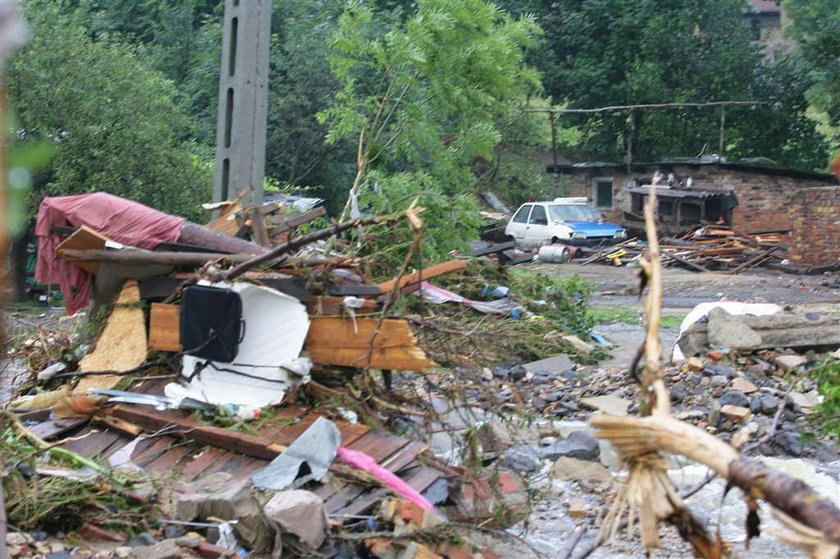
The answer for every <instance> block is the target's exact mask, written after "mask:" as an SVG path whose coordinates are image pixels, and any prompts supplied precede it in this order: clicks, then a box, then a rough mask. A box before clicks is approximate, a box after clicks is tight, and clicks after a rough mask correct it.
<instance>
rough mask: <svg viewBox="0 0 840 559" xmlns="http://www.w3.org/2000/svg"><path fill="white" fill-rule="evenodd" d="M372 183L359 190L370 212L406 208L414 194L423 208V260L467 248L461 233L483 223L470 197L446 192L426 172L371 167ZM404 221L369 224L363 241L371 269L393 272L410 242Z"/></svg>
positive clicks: (467, 233)
mask: <svg viewBox="0 0 840 559" xmlns="http://www.w3.org/2000/svg"><path fill="white" fill-rule="evenodd" d="M369 178H370V180H371V182H372V183H373V184H374V186H373V187H372V188H370V189H368V190H365V191H363V192H362V196H361V197H360V204H361V205H362V207H364V208H365V209H366V210H367V211H369V212H370V213H371V214H373V215H381V214H391V213H396V212H398V211H402V210H405V209H407V208H408V207H409V206H410V205H411V204H412V202H414V200H415V199H416V200H417V205H418V206H420V207H422V208H424V212H423V213H422V214H421V216H420V217H421V218H422V219H423V227H424V231H423V255H422V259H423V260H424V261H426V262H428V261H434V260H445V259H446V258H447V256H448V254H449V252H450V251H452V250H455V249H465V248H466V246H465V243H464V240H465V239H469V238H470V236H472V235H473V233H474V231H475V230H476V228H477V227H478V226H479V225H481V218H480V216H479V214H478V207H477V206H476V203H475V200H474V198H473V197H471V196H468V195H466V194H455V195H452V196H447V195H446V194H444V193H443V192H442V191H441V188H440V185H439V184H438V183H437V182H435V181H434V180H433V179H432V178H431V177H430V176H429V175H427V174H425V173H394V174H385V173H382V172H381V171H378V170H376V171H372V172H371V173H370V175H369ZM411 238H412V235H411V232H410V231H409V228H408V225H406V224H400V225H398V226H397V227H389V228H376V229H372V230H371V232H370V235H369V237H367V239H366V244H365V246H363V247H362V249H363V251H364V252H365V253H368V254H369V256H370V262H371V265H372V267H373V270H374V272H375V273H380V272H381V273H382V274H384V275H385V276H388V277H390V276H392V275H393V273H394V270H395V266H397V265H398V263H399V262H401V261H402V259H403V257H404V254H405V251H406V249H407V248H408V245H409V244H410V242H411Z"/></svg>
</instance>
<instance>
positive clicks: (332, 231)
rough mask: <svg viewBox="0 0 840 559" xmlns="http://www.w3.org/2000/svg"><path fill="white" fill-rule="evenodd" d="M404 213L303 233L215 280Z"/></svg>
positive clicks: (233, 276) (231, 277)
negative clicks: (355, 228)
mask: <svg viewBox="0 0 840 559" xmlns="http://www.w3.org/2000/svg"><path fill="white" fill-rule="evenodd" d="M402 217H403V214H402V213H400V214H395V215H389V216H384V217H370V218H365V219H362V218H356V219H351V220H350V221H345V222H344V223H335V224H334V225H331V226H329V227H327V228H325V229H319V230H318V231H313V232H312V233H307V234H306V235H302V236H300V237H297V238H294V239H291V240H289V241H287V242H285V243H283V244H282V245H278V246H276V247H274V248H273V249H271V250H270V251H268V252H266V253H265V254H260V255H258V256H255V257H253V258H251V259H249V260H246V261H245V262H243V263H241V264H239V265H237V266H234V267H233V268H231V269H229V270H227V271H225V272H220V273H217V274H214V276H213V281H231V280H234V279H236V278H238V277H239V276H241V275H242V274H244V273H245V272H247V271H249V270H251V269H253V268H256V267H257V266H260V265H261V264H265V263H266V262H270V261H272V260H277V259H279V258H282V257H283V256H285V255H286V254H288V253H289V252H292V251H293V250H297V249H299V248H301V247H304V246H306V245H308V244H310V243H314V242H315V241H320V240H321V239H326V238H329V237H333V236H335V235H338V234H339V233H342V232H344V231H347V230H348V229H353V228H354V227H358V226H360V225H390V224H392V223H396V222H397V221H399V220H400V219H402Z"/></svg>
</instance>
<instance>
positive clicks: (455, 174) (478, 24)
mask: <svg viewBox="0 0 840 559" xmlns="http://www.w3.org/2000/svg"><path fill="white" fill-rule="evenodd" d="M538 33H539V28H538V27H537V25H536V24H535V22H534V21H533V19H532V18H529V17H523V18H520V19H513V18H512V17H510V16H509V15H508V14H507V13H506V12H504V11H503V10H501V9H499V8H498V7H496V6H495V5H493V4H491V3H489V2H485V1H484V0H426V1H424V2H421V3H419V5H418V8H417V10H416V12H414V13H413V14H411V15H410V16H409V17H407V18H406V19H405V20H404V21H403V22H399V21H392V22H389V21H387V20H384V21H383V19H376V18H375V14H374V12H373V11H372V10H371V9H370V8H368V7H367V6H366V5H363V4H361V3H352V4H351V5H350V6H349V8H348V9H347V10H346V11H345V12H344V14H343V15H342V16H341V19H340V23H339V28H338V30H337V32H336V33H335V35H334V37H333V48H334V51H335V52H334V54H332V55H331V56H330V57H329V61H330V65H331V68H332V71H333V73H334V74H335V75H336V76H337V78H338V79H339V80H340V81H341V84H342V89H341V91H340V93H339V94H338V96H337V99H336V102H335V104H333V105H332V106H331V107H329V108H328V109H326V110H325V111H323V112H321V113H320V115H319V117H320V119H321V120H322V121H323V122H325V123H328V124H329V127H330V129H329V133H328V135H327V139H328V141H330V142H337V141H340V140H344V139H348V138H349V139H351V140H352V142H353V143H354V144H355V145H356V147H357V153H358V156H357V168H356V177H355V180H354V181H353V184H352V187H351V188H350V191H351V192H350V197H351V198H352V197H354V196H356V195H358V197H359V199H360V204H361V206H362V207H365V206H367V207H371V208H373V209H376V210H380V211H396V210H399V209H403V208H405V207H406V206H408V204H410V203H411V202H412V200H413V199H414V198H415V197H419V198H420V201H419V203H420V205H421V206H424V207H426V208H427V212H426V214H424V219H425V220H426V222H427V232H428V234H427V237H426V243H425V247H426V250H427V254H428V255H430V256H433V257H442V256H444V255H445V254H446V252H448V251H449V250H451V249H452V248H453V247H455V246H457V245H458V244H461V243H463V241H464V240H466V239H467V238H469V237H470V236H471V235H472V234H473V232H474V227H475V226H476V225H477V223H476V217H475V216H476V212H475V211H474V210H475V208H474V202H473V201H472V198H471V197H470V194H471V193H473V192H474V191H475V187H476V176H475V173H474V169H473V165H474V164H475V162H476V161H480V160H489V159H492V158H493V157H494V153H495V150H496V148H497V146H499V144H500V143H501V142H502V140H503V135H504V128H503V125H504V123H505V122H506V121H507V119H509V118H510V117H511V115H513V114H514V113H515V114H516V115H519V114H520V111H521V109H522V107H523V106H524V105H525V104H526V102H527V98H528V95H529V94H530V93H532V92H536V91H538V90H539V87H540V83H539V78H538V75H537V73H536V72H535V71H534V70H533V69H531V68H529V67H528V66H527V65H526V64H525V48H526V47H528V46H529V45H531V44H533V42H534V37H535V36H536V35H537V34H538ZM350 206H351V204H350V201H349V200H348V205H347V207H346V208H345V210H347V209H349V208H350ZM392 241H393V239H389V242H392Z"/></svg>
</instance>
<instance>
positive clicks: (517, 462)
mask: <svg viewBox="0 0 840 559" xmlns="http://www.w3.org/2000/svg"><path fill="white" fill-rule="evenodd" d="M540 458H541V457H540V451H539V448H538V447H534V446H531V445H527V444H523V445H517V446H512V447H510V448H509V449H508V450H507V452H505V455H504V457H502V465H504V466H507V467H508V468H510V469H511V470H513V471H515V472H519V473H526V474H530V473H531V472H534V471H536V470H537V468H538V467H539V462H540Z"/></svg>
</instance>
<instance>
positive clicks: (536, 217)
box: [528, 206, 548, 225]
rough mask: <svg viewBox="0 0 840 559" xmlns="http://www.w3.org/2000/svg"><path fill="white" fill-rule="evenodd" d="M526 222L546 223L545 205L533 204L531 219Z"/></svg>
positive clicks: (533, 223) (534, 223)
mask: <svg viewBox="0 0 840 559" xmlns="http://www.w3.org/2000/svg"><path fill="white" fill-rule="evenodd" d="M528 223H530V224H532V225H548V218H547V217H546V215H545V207H543V206H534V211H532V212H531V219H530V220H528Z"/></svg>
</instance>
